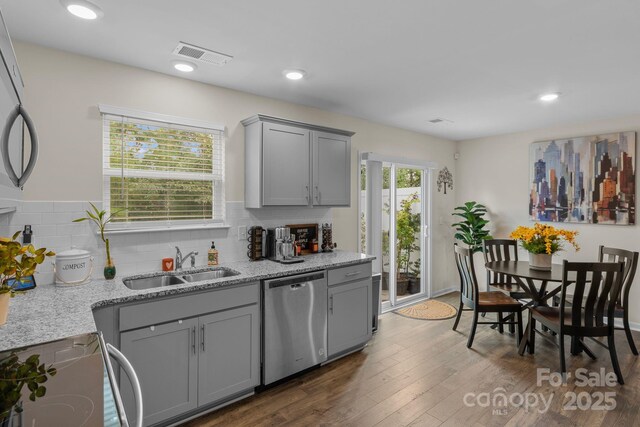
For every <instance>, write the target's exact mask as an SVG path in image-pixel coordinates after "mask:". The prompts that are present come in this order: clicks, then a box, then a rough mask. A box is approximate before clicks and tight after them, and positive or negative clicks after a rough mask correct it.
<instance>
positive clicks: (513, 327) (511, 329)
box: [509, 313, 516, 334]
mask: <svg viewBox="0 0 640 427" xmlns="http://www.w3.org/2000/svg"><path fill="white" fill-rule="evenodd" d="M509 315H510V316H511V321H513V318H514V317H515V316H514V315H515V313H509ZM515 331H516V326H515V325H514V324H513V323H510V324H509V333H511V334H513V333H514V332H515Z"/></svg>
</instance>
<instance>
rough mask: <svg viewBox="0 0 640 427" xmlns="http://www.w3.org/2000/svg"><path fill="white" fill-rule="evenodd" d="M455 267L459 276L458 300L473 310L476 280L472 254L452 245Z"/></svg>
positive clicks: (476, 298)
mask: <svg viewBox="0 0 640 427" xmlns="http://www.w3.org/2000/svg"><path fill="white" fill-rule="evenodd" d="M453 250H454V253H455V256H456V266H457V267H458V274H459V275H460V299H461V301H462V302H463V303H464V304H466V305H467V306H469V307H471V308H474V307H475V305H476V301H478V280H477V278H476V273H475V268H474V266H473V252H471V250H470V249H467V248H463V247H462V246H458V244H457V243H455V244H454V245H453Z"/></svg>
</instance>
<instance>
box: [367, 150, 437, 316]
mask: <svg viewBox="0 0 640 427" xmlns="http://www.w3.org/2000/svg"><path fill="white" fill-rule="evenodd" d="M367 154H369V153H367ZM365 157H366V156H365ZM429 176H430V175H429V169H428V168H426V167H424V166H421V165H412V164H406V163H400V162H397V161H384V159H381V160H380V161H378V160H377V159H376V160H370V159H366V158H363V160H362V161H361V198H360V219H361V224H360V230H359V232H360V242H361V246H362V248H361V249H363V250H364V251H366V252H367V253H370V254H372V255H375V256H376V257H377V262H376V263H374V269H375V270H377V271H376V272H380V273H382V292H381V301H382V307H383V310H390V309H393V308H395V307H397V306H399V305H403V304H405V303H408V302H411V301H413V300H416V299H420V298H425V297H427V296H428V290H429V282H428V278H429V269H428V262H427V261H428V259H429V252H428V246H429V240H428V239H429V238H428V233H427V230H428V225H429V212H430V201H429V199H428V194H427V189H428V188H429V187H428V185H426V184H427V183H428V180H429Z"/></svg>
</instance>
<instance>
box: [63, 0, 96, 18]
mask: <svg viewBox="0 0 640 427" xmlns="http://www.w3.org/2000/svg"><path fill="white" fill-rule="evenodd" d="M60 3H62V5H63V6H64V7H65V8H66V9H67V11H68V12H69V13H71V14H72V15H74V16H77V17H78V18H82V19H88V20H94V19H98V18H100V17H102V15H103V12H102V9H100V8H99V7H98V6H96V5H95V4H93V3H91V2H88V1H86V0H61V1H60Z"/></svg>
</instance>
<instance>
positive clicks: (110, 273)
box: [104, 259, 116, 280]
mask: <svg viewBox="0 0 640 427" xmlns="http://www.w3.org/2000/svg"><path fill="white" fill-rule="evenodd" d="M114 277H116V265H115V264H114V263H113V259H112V260H111V262H109V261H107V265H105V266H104V278H105V279H107V280H113V278H114Z"/></svg>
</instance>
